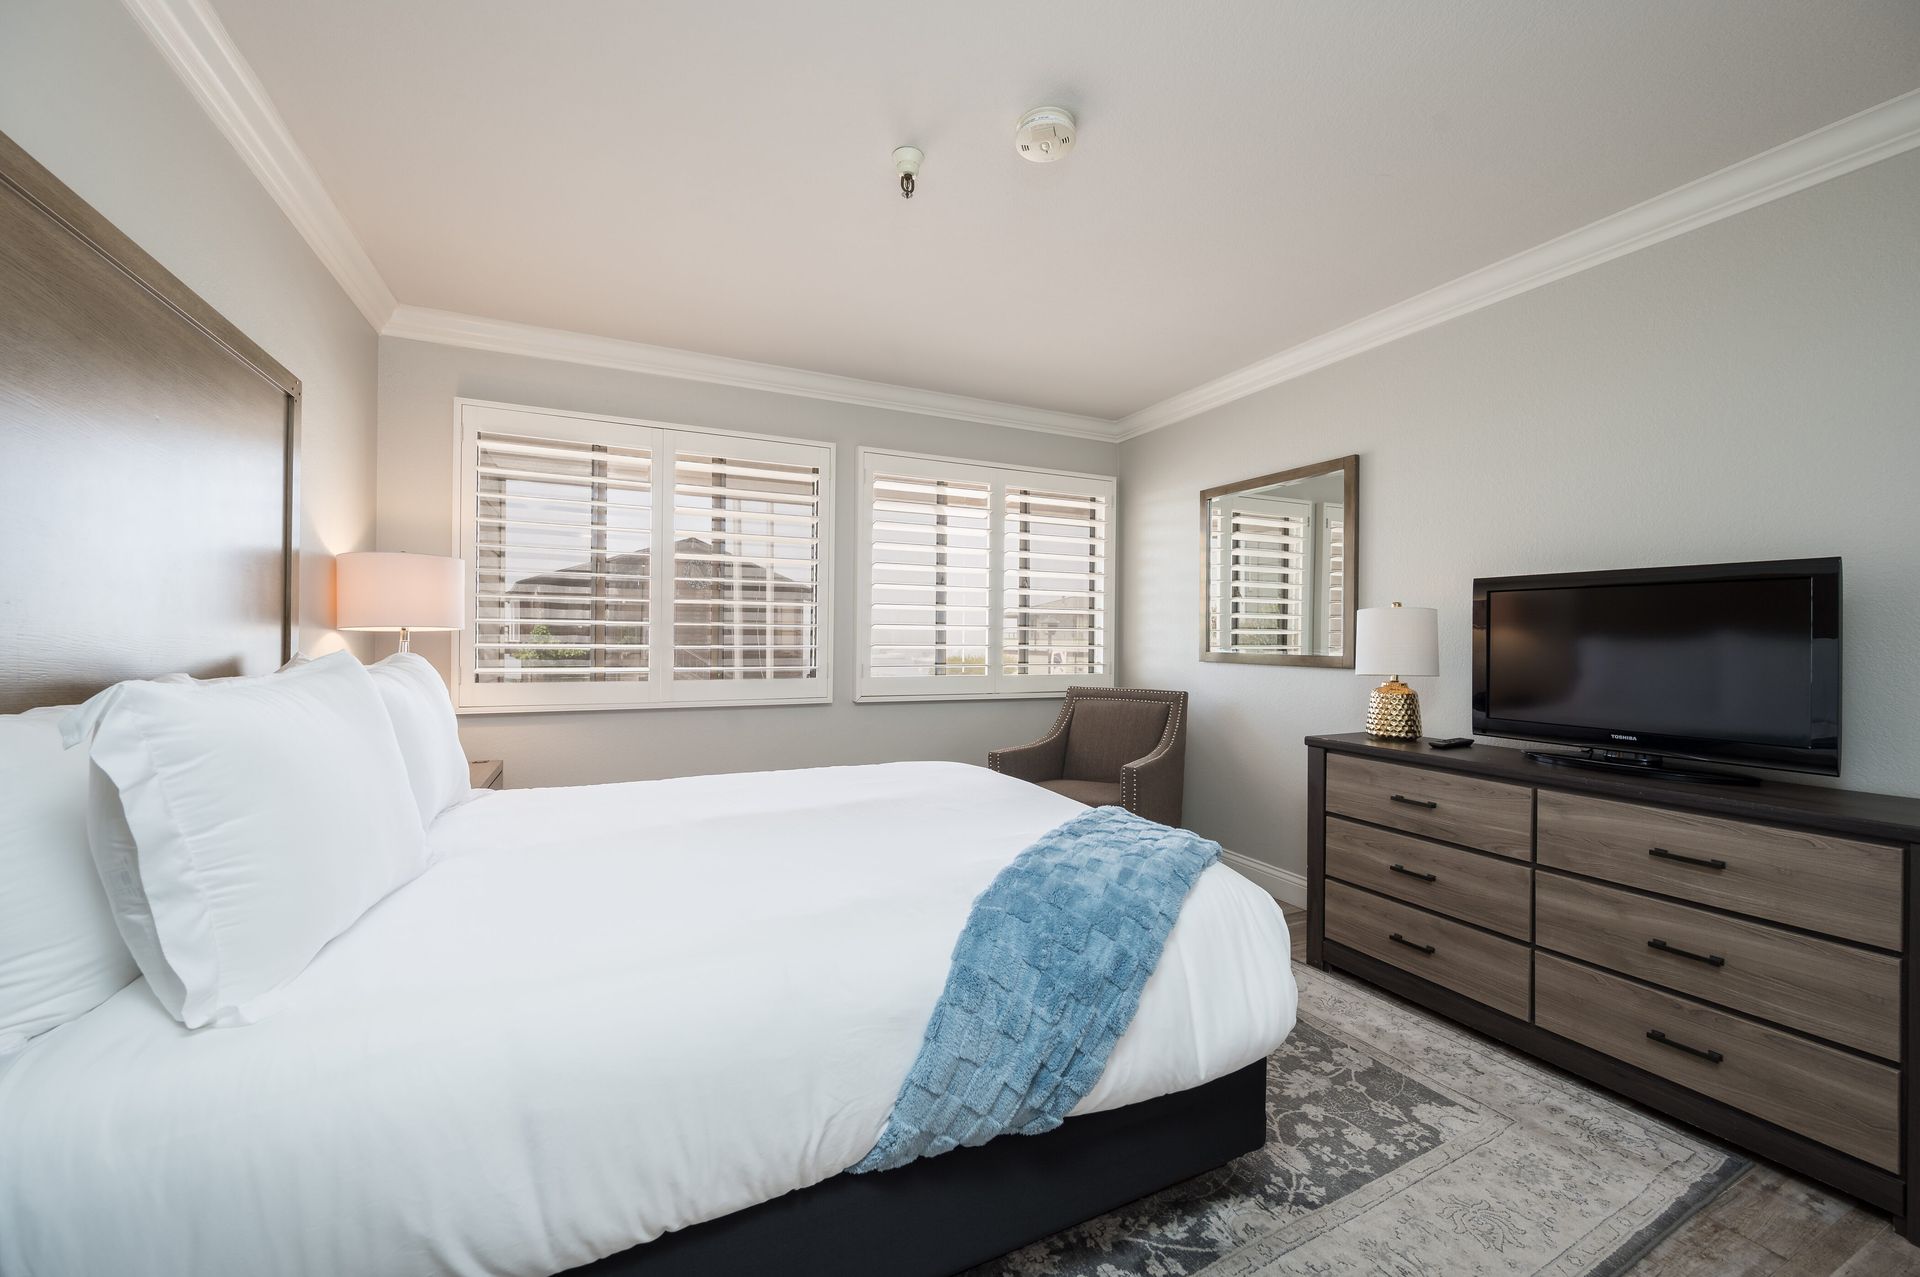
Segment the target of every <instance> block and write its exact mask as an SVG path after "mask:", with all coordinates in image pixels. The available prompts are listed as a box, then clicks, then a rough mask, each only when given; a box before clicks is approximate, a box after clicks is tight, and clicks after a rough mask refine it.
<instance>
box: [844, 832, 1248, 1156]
mask: <svg viewBox="0 0 1920 1277" xmlns="http://www.w3.org/2000/svg"><path fill="white" fill-rule="evenodd" d="M1219 856H1220V844H1219V843H1216V842H1209V841H1208V840H1206V839H1204V838H1201V837H1200V836H1199V835H1197V834H1191V833H1188V832H1187V831H1186V830H1184V829H1169V828H1167V827H1166V826H1165V825H1160V824H1156V823H1154V822H1153V821H1151V820H1146V819H1144V818H1142V817H1140V816H1135V815H1132V814H1131V813H1129V812H1127V811H1124V810H1122V809H1121V808H1118V807H1096V808H1094V809H1093V810H1092V811H1089V812H1086V813H1085V814H1084V815H1080V816H1075V817H1074V818H1073V819H1072V820H1069V821H1068V822H1067V823H1066V824H1064V825H1061V826H1060V827H1059V828H1058V829H1055V830H1053V831H1052V832H1050V833H1048V834H1047V835H1046V836H1045V837H1043V838H1041V839H1040V841H1039V842H1037V843H1035V844H1034V845H1033V846H1031V847H1029V848H1027V849H1026V850H1025V851H1023V852H1021V853H1020V854H1019V855H1018V856H1017V857H1015V858H1014V861H1013V863H1012V864H1010V865H1008V866H1007V867H1006V868H1005V869H1003V870H1001V871H1000V876H999V877H997V878H995V879H994V880H993V884H992V885H991V886H989V887H988V888H987V889H986V890H985V891H984V892H982V893H981V895H980V898H979V899H977V900H975V901H974V902H973V912H972V914H971V915H970V916H969V917H968V919H967V925H966V929H965V930H963V931H962V932H961V933H960V940H959V943H957V944H956V945H954V948H953V965H952V968H951V969H950V970H949V971H948V973H947V986H946V989H945V990H944V991H943V992H942V993H941V994H940V1001H939V1002H938V1003H937V1004H935V1006H934V1009H933V1018H932V1020H931V1021H929V1022H928V1024H927V1033H926V1037H925V1039H924V1040H923V1041H922V1042H921V1044H920V1054H919V1056H918V1058H916V1059H915V1060H914V1062H913V1067H912V1069H910V1070H908V1072H907V1080H906V1081H905V1082H904V1083H902V1085H901V1087H900V1094H899V1096H898V1097H896V1098H895V1100H894V1102H893V1112H892V1113H891V1114H889V1115H888V1117H887V1125H886V1129H885V1130H883V1131H881V1133H880V1140H879V1142H878V1143H876V1144H875V1145H874V1146H873V1151H872V1152H870V1153H868V1154H867V1155H866V1156H865V1157H864V1158H862V1159H861V1160H860V1161H859V1162H858V1163H856V1164H855V1165H854V1166H853V1167H852V1169H853V1170H855V1171H883V1170H892V1169H893V1168H894V1167H896V1166H904V1165H906V1164H907V1163H908V1162H911V1161H913V1160H914V1159H915V1158H917V1157H935V1156H938V1155H939V1154H941V1153H944V1152H947V1151H948V1150H949V1149H953V1148H958V1147H960V1146H961V1145H972V1144H984V1143H986V1142H987V1141H988V1140H990V1139H992V1138H993V1137H994V1136H996V1135H1001V1134H1004V1133H1006V1132H1008V1131H1017V1132H1018V1133H1020V1134H1022V1135H1038V1134H1040V1133H1041V1132H1042V1131H1050V1130H1052V1129H1053V1128H1054V1127H1056V1126H1058V1125H1060V1123H1061V1122H1062V1121H1064V1120H1065V1118H1066V1116H1067V1114H1068V1113H1069V1112H1070V1111H1072V1109H1073V1106H1074V1105H1076V1104H1078V1103H1079V1102H1080V1100H1081V1099H1082V1098H1083V1097H1084V1096H1085V1095H1086V1094H1087V1092H1088V1091H1090V1090H1092V1089H1093V1084H1094V1083H1095V1082H1097V1081H1099V1080H1100V1074H1101V1072H1102V1071H1103V1070H1104V1069H1105V1068H1106V1067H1107V1057H1108V1056H1109V1055H1111V1054H1112V1053H1113V1047H1114V1043H1116V1042H1118V1041H1119V1040H1120V1035H1121V1034H1122V1033H1125V1032H1126V1031H1127V1025H1128V1024H1130V1023H1131V1022H1132V1020H1133V1013H1134V1011H1135V1010H1136V1009H1138V1007H1139V1005H1140V991H1141V989H1143V988H1144V987H1145V986H1146V983H1147V977H1148V976H1150V975H1152V974H1153V969H1154V967H1156V966H1157V965H1159V962H1160V951H1161V949H1162V948H1163V947H1165V945H1166V942H1167V933H1168V932H1169V931H1171V930H1173V923H1174V919H1176V918H1177V917H1179V916H1180V906H1181V905H1182V903H1183V902H1184V901H1185V900H1186V898H1187V893H1188V891H1190V890H1191V889H1192V888H1193V884H1194V880H1195V879H1197V878H1198V877H1199V876H1200V874H1201V872H1202V871H1203V870H1205V869H1206V868H1207V866H1208V865H1211V864H1212V863H1213V862H1214V861H1215V860H1217V859H1219Z"/></svg>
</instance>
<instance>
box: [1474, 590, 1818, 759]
mask: <svg viewBox="0 0 1920 1277" xmlns="http://www.w3.org/2000/svg"><path fill="white" fill-rule="evenodd" d="M1474 625H1475V633H1474V640H1475V642H1474V652H1475V662H1474V730H1475V731H1476V732H1480V733H1484V734H1488V735H1507V736H1524V737H1529V738H1532V739H1539V740H1559V741H1573V742H1579V743H1585V744H1591V745H1594V746H1597V747H1602V748H1610V749H1617V750H1632V751H1637V752H1648V753H1673V754H1682V755H1686V756H1690V757H1696V758H1707V759H1715V760H1721V761H1730V762H1752V763H1762V764H1766V765H1769V766H1781V767H1792V768H1798V769H1801V770H1808V771H1823V772H1832V771H1837V769H1838V763H1839V651H1838V641H1839V563H1838V561H1837V560H1798V561H1794V562H1791V563H1775V564H1732V565H1717V566H1713V567H1701V568H1660V569H1649V570H1646V571H1637V572H1634V571H1629V572H1596V573H1584V574H1570V575H1565V576H1544V577H1539V576H1536V577H1516V578H1505V579H1500V580H1487V581H1480V582H1476V585H1475V610H1474Z"/></svg>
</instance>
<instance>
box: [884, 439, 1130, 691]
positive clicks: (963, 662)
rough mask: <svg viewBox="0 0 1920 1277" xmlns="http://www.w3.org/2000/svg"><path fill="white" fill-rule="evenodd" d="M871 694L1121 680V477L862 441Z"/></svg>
mask: <svg viewBox="0 0 1920 1277" xmlns="http://www.w3.org/2000/svg"><path fill="white" fill-rule="evenodd" d="M860 461H861V467H860V468H861V501H862V508H863V511H864V517H863V520H862V524H861V541H862V544H861V552H860V602H859V608H860V627H861V639H860V642H861V651H860V684H859V697H860V699H861V700H912V699H926V698H961V697H988V696H1022V695H1047V694H1053V693H1058V692H1061V691H1064V690H1065V689H1066V688H1067V687H1068V686H1069V685H1070V684H1110V683H1111V682H1112V681H1113V674H1112V666H1111V663H1110V662H1111V643H1110V642H1109V630H1108V617H1107V606H1108V599H1109V597H1110V594H1109V591H1108V588H1107V584H1108V572H1109V567H1110V564H1111V562H1112V556H1111V554H1110V553H1109V547H1110V545H1111V538H1112V535H1113V497H1114V484H1113V480H1111V479H1106V478H1099V477H1094V476H1088V475H1072V474H1049V473H1044V472H1040V471H1031V470H1023V469H1014V468H1010V467H995V466H988V465H979V464H975V463H972V462H965V461H951V460H947V459H945V458H940V457H921V456H909V455H905V454H901V453H890V452H880V451H877V450H873V449H862V450H861V454H860Z"/></svg>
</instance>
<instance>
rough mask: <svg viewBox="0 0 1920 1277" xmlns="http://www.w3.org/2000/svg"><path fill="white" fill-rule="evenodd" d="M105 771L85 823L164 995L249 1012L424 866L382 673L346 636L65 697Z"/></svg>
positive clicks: (128, 935) (260, 1010) (115, 903)
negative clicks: (208, 675) (316, 650)
mask: <svg viewBox="0 0 1920 1277" xmlns="http://www.w3.org/2000/svg"><path fill="white" fill-rule="evenodd" d="M64 727H65V731H66V734H67V737H68V739H69V740H72V741H79V740H82V739H86V738H87V737H88V736H89V735H90V736H91V740H92V745H91V747H90V751H89V753H90V757H91V758H92V760H93V765H94V767H95V769H96V770H97V772H98V773H99V774H98V776H97V777H96V778H95V781H94V784H93V787H92V789H93V795H92V801H90V803H89V808H88V836H89V840H90V842H91V844H92V848H93V857H94V863H95V866H96V868H97V869H98V870H99V874H100V881H101V883H102V884H103V885H104V886H105V887H106V890H107V897H108V899H109V901H110V902H111V904H112V907H113V915H114V922H115V923H116V924H117V925H118V926H119V928H120V934H121V936H122V937H123V938H124V939H125V940H126V942H127V947H128V948H129V949H131V950H132V951H133V957H134V961H135V962H137V963H138V964H139V967H140V970H141V971H142V972H144V973H145V974H146V977H147V982H148V984H149V985H151V986H152V988H153V992H154V995H155V996H156V997H157V998H159V1000H160V1003H161V1005H162V1006H164V1007H166V1009H167V1010H168V1011H169V1012H170V1013H172V1015H173V1016H174V1018H176V1019H178V1020H179V1021H181V1022H182V1023H183V1024H185V1025H186V1026H187V1027H188V1028H199V1027H200V1026H202V1025H206V1024H223V1025H224V1024H244V1023H248V1022H250V1021H252V1020H255V1019H258V1018H259V1017H260V1016H261V1015H263V1014H265V1013H266V1012H267V1011H268V1010H269V1009H271V1006H272V1003H273V1001H274V995H275V994H276V993H277V992H278V991H279V989H280V988H281V987H282V986H284V985H285V984H286V983H287V982H288V981H290V980H292V979H293V978H294V977H295V976H297V975H299V974H300V972H301V971H303V970H305V968H306V966H307V963H308V962H310V961H311V960H312V959H313V956H314V955H315V954H317V953H319V952H320V950H321V948H322V947H323V946H324V945H325V944H326V943H327V942H328V941H330V940H332V939H333V938H334V937H335V936H338V935H339V934H341V933H342V932H344V931H345V930H346V929H347V928H348V927H350V926H352V925H353V922H354V920H355V919H357V918H359V916H360V915H361V914H363V913H365V912H366V911H367V910H368V909H369V908H370V907H372V906H373V905H374V904H375V903H376V902H377V901H379V900H380V899H381V897H383V896H385V895H386V894H387V893H388V892H390V891H392V890H393V889H394V888H395V887H398V886H400V885H401V884H402V883H404V882H407V881H408V880H409V879H411V878H413V877H414V876H415V875H416V874H418V873H419V872H420V871H421V870H422V869H423V868H425V866H426V847H425V835H424V833H423V832H422V830H421V828H420V820H419V816H418V813H417V812H416V811H415V808H414V805H413V799H412V794H411V793H410V791H409V789H408V787H407V779H406V768H405V765H404V764H403V763H402V762H401V759H400V748H399V745H398V744H397V743H396V742H395V739H394V734H393V728H392V726H391V724H390V722H389V720H388V717H387V712H386V709H385V707H384V706H382V704H381V702H380V694H379V693H378V692H377V691H376V690H375V689H374V685H373V678H372V676H371V675H369V674H368V673H367V671H366V669H365V668H364V667H363V666H362V665H361V664H360V662H359V661H358V660H356V659H354V657H353V656H352V655H351V654H350V653H347V652H336V653H334V654H333V655H331V656H326V657H322V658H321V659H319V660H317V661H312V662H310V663H308V664H305V665H302V666H299V667H298V668H295V669H290V670H287V671H285V672H284V673H280V674H276V675H273V676H271V677H265V678H243V679H233V680H231V681H224V682H202V683H191V682H189V683H169V682H132V683H121V684H119V685H118V686H116V687H111V688H108V689H107V690H106V691H104V692H102V693H101V694H100V695H99V696H96V697H95V698H94V699H93V700H91V701H88V702H87V703H86V704H85V705H83V706H81V707H80V709H78V710H76V711H74V712H73V713H72V714H70V715H68V717H67V720H66V723H65V725H64Z"/></svg>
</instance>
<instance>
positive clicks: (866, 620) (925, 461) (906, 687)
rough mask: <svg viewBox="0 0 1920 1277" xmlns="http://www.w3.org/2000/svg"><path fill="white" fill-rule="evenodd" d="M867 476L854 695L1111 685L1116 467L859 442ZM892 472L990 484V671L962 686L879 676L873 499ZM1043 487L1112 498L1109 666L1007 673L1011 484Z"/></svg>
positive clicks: (1030, 694)
mask: <svg viewBox="0 0 1920 1277" xmlns="http://www.w3.org/2000/svg"><path fill="white" fill-rule="evenodd" d="M857 454H858V455H857V462H858V471H859V476H860V490H859V498H858V500H857V502H855V509H854V517H855V518H856V519H857V520H858V521H859V524H860V526H859V528H858V530H857V532H856V535H855V553H856V558H857V562H856V563H855V565H854V575H855V581H856V601H855V607H856V609H857V610H856V615H855V618H854V622H855V623H854V632H855V635H856V638H855V642H856V644H857V650H856V651H855V653H854V661H855V664H854V697H853V699H854V701H855V702H856V703H861V704H884V703H888V702H905V701H1004V700H1043V699H1057V698H1058V697H1060V696H1062V695H1064V694H1065V692H1066V690H1067V689H1068V688H1069V687H1112V686H1113V685H1114V667H1115V664H1116V662H1117V660H1118V650H1117V648H1118V628H1117V626H1116V625H1115V619H1116V617H1115V602H1116V600H1115V590H1114V582H1115V577H1116V567H1117V565H1118V561H1119V531H1120V502H1119V488H1120V484H1119V480H1118V479H1116V478H1115V477H1114V476H1112V475H1101V474H1088V473H1085V472H1081V471H1072V470H1051V469H1047V468H1045V467H1041V466H1020V465H1002V464H997V463H995V462H989V461H977V460H973V459H970V458H965V457H948V456H939V455H935V454H932V453H923V452H903V451H900V450H897V449H893V448H878V447H861V448H859V449H857ZM879 473H885V474H888V475H897V476H902V477H907V478H925V479H948V480H953V481H956V482H970V483H981V482H984V483H986V484H987V485H988V493H989V495H988V509H989V511H990V518H989V520H988V534H987V565H988V566H987V672H986V675H985V676H984V677H982V678H980V679H977V680H976V679H971V678H969V679H966V680H964V682H966V683H969V684H973V685H974V687H972V688H969V689H968V690H964V691H962V690H957V688H956V685H957V684H959V683H961V682H962V681H963V680H961V679H956V678H949V677H940V676H934V675H926V676H919V677H892V678H877V677H875V676H874V675H873V673H872V671H871V654H872V647H873V644H872V638H871V626H872V617H873V503H874V479H875V477H876V475H877V474H879ZM1009 487H1015V488H1041V489H1045V490H1049V491H1054V492H1058V493H1061V494H1063V495H1073V496H1093V497H1102V498H1104V499H1105V501H1106V524H1105V534H1106V536H1105V539H1106V557H1105V561H1104V573H1105V576H1106V588H1105V590H1104V591H1103V594H1102V610H1101V617H1100V620H1101V626H1100V628H1101V630H1102V632H1103V635H1104V647H1103V652H1104V656H1105V661H1104V664H1105V672H1103V673H1100V674H1057V675H1047V674H1007V673H1005V672H1004V671H1003V669H1002V664H1003V662H1004V653H1005V647H1004V637H1005V628H1006V573H1005V559H1006V556H1005V553H1004V551H1005V545H1006V500H1007V489H1008V488H1009Z"/></svg>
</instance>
